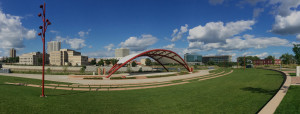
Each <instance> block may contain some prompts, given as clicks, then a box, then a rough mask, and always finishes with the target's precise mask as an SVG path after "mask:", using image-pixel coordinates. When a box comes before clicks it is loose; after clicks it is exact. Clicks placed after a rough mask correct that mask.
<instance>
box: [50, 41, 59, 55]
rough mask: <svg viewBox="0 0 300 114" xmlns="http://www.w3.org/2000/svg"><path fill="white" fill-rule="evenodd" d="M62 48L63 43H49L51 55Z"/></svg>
mask: <svg viewBox="0 0 300 114" xmlns="http://www.w3.org/2000/svg"><path fill="white" fill-rule="evenodd" d="M60 48H61V42H59V41H51V42H48V43H47V52H48V53H50V52H52V51H59V50H60Z"/></svg>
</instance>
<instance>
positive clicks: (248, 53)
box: [242, 52, 253, 56]
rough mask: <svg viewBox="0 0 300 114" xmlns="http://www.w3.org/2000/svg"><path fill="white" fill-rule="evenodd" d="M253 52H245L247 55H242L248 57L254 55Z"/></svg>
mask: <svg viewBox="0 0 300 114" xmlns="http://www.w3.org/2000/svg"><path fill="white" fill-rule="evenodd" d="M252 53H253V52H245V53H243V54H242V55H243V56H247V55H250V54H252Z"/></svg>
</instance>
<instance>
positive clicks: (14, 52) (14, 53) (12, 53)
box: [10, 48, 17, 58]
mask: <svg viewBox="0 0 300 114" xmlns="http://www.w3.org/2000/svg"><path fill="white" fill-rule="evenodd" d="M10 57H13V58H15V57H17V56H16V50H15V49H14V48H11V49H10Z"/></svg>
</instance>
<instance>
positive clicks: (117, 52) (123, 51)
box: [115, 48, 130, 57]
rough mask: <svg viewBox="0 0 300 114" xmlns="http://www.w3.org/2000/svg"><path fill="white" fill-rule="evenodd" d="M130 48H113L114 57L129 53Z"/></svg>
mask: <svg viewBox="0 0 300 114" xmlns="http://www.w3.org/2000/svg"><path fill="white" fill-rule="evenodd" d="M129 52H130V50H129V49H126V48H120V49H116V50H115V57H125V56H127V55H129Z"/></svg>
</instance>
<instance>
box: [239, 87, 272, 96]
mask: <svg viewBox="0 0 300 114" xmlns="http://www.w3.org/2000/svg"><path fill="white" fill-rule="evenodd" d="M241 90H244V91H250V92H252V93H262V94H267V95H274V94H275V93H276V92H277V89H275V90H267V89H262V88H253V87H245V88H241Z"/></svg>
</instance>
